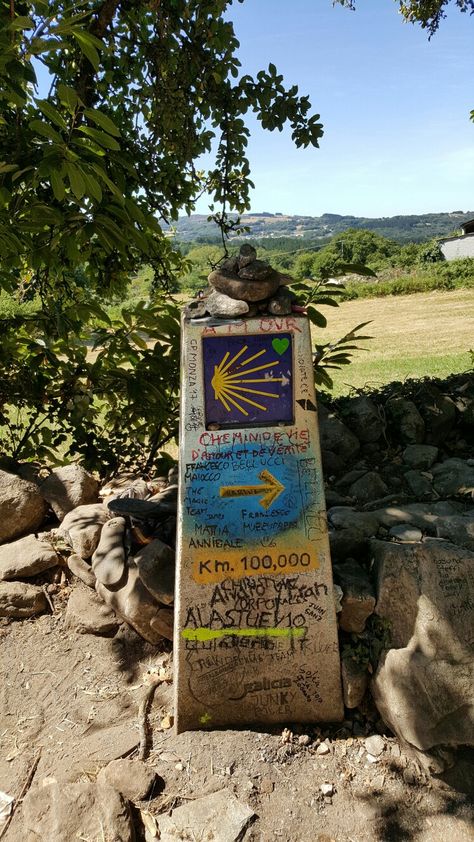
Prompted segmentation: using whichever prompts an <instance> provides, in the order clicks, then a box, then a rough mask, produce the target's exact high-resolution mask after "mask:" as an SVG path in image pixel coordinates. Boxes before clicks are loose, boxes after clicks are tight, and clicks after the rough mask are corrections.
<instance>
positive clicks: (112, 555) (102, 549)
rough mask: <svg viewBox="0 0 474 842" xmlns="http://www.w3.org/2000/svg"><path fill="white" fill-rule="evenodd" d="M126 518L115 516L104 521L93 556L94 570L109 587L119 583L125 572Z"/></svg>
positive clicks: (98, 577)
mask: <svg viewBox="0 0 474 842" xmlns="http://www.w3.org/2000/svg"><path fill="white" fill-rule="evenodd" d="M124 533H125V518H123V517H114V518H112V519H111V520H109V521H107V523H104V526H103V527H102V532H101V533H100V540H99V543H98V546H97V549H96V550H95V552H94V554H93V556H92V571H93V573H94V576H95V577H96V579H98V581H99V582H101V583H102V584H103V585H105V586H106V587H107V588H110V587H115V586H116V585H118V584H119V582H120V580H121V579H122V578H123V576H124V573H125V547H124V544H123V538H124Z"/></svg>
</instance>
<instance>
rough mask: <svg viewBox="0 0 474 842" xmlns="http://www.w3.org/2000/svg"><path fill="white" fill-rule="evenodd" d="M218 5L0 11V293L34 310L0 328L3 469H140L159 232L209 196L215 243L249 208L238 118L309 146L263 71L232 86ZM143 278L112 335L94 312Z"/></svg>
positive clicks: (114, 2) (158, 422)
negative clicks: (71, 464) (28, 465)
mask: <svg viewBox="0 0 474 842" xmlns="http://www.w3.org/2000/svg"><path fill="white" fill-rule="evenodd" d="M237 2H241V0H237ZM231 6H232V0H146V2H143V0H79V2H74V3H70V2H62V0H30V2H28V0H25V2H22V0H1V2H0V289H2V288H3V289H4V290H6V291H8V292H9V293H14V294H17V295H19V296H20V297H21V298H22V299H32V300H34V301H35V302H36V303H37V311H36V313H35V314H34V315H31V314H23V315H22V316H16V317H14V318H12V319H10V320H7V321H6V322H5V323H4V324H3V325H2V328H3V345H2V349H1V352H0V429H1V430H2V438H3V449H4V451H7V452H8V453H9V454H10V455H11V456H12V457H14V458H31V457H33V456H46V457H48V458H51V459H52V458H55V457H56V454H57V452H58V448H62V451H63V453H64V454H66V455H69V456H70V455H78V456H80V457H81V458H83V459H84V460H85V462H86V464H88V466H89V467H93V468H97V469H99V470H100V471H101V472H102V473H106V472H108V471H111V470H114V469H116V468H117V466H118V464H119V463H120V462H122V463H123V460H124V454H126V455H128V456H129V461H134V462H136V461H137V460H140V459H141V460H142V461H143V459H145V463H146V466H147V467H150V465H151V464H152V463H153V460H154V459H155V457H156V454H157V453H158V452H159V449H160V447H161V446H162V445H163V443H165V442H166V441H167V440H168V439H169V438H170V437H172V436H173V435H174V434H175V432H176V424H177V413H178V403H177V395H178V374H179V362H178V359H179V358H178V346H179V341H178V337H179V324H178V310H177V308H176V306H174V305H173V304H172V303H170V302H169V301H168V300H167V301H166V302H165V301H163V300H160V299H159V294H158V291H159V290H167V289H169V288H170V286H171V285H172V284H173V282H174V279H175V278H176V276H177V275H179V274H181V272H182V268H183V264H182V257H181V255H180V254H179V252H178V251H177V250H176V248H174V247H173V241H172V239H171V238H170V237H169V236H168V225H169V224H170V223H172V221H173V220H175V219H176V218H177V216H178V213H180V212H190V211H192V210H193V209H194V203H195V201H196V199H197V197H198V196H200V195H201V194H202V193H203V192H207V193H209V194H210V196H211V197H212V202H213V205H214V207H213V208H212V210H213V212H214V216H215V220H216V222H217V223H218V224H219V226H220V228H221V231H222V234H223V242H224V244H225V234H226V233H228V232H229V230H231V229H232V228H234V227H235V226H236V225H237V224H238V223H236V222H235V218H230V217H229V216H228V212H229V211H237V213H241V212H243V211H245V210H247V209H248V208H249V190H250V188H251V186H252V182H251V180H250V170H249V163H248V160H247V157H246V146H247V140H248V136H249V130H248V128H247V126H246V123H245V117H246V115H248V114H249V113H250V112H253V113H254V114H256V116H257V118H258V120H259V121H260V123H261V125H262V127H263V128H265V129H268V130H274V129H278V130H282V128H283V126H284V125H286V124H289V125H290V126H291V130H292V138H293V141H294V142H295V144H296V145H297V146H299V147H304V146H308V145H311V146H317V145H318V142H319V139H320V137H321V135H322V126H321V123H320V122H319V115H317V114H311V106H310V102H309V99H308V97H306V96H301V95H300V94H299V92H298V88H297V86H295V85H293V86H291V87H290V88H287V87H285V85H284V82H283V77H282V76H281V75H280V74H279V73H278V71H277V69H276V67H275V66H274V65H273V64H270V65H269V66H268V68H266V69H262V70H261V71H260V72H258V73H257V74H256V76H255V77H253V76H250V75H241V73H240V70H239V67H240V62H239V60H238V58H237V49H238V46H239V43H238V41H237V38H236V36H235V32H234V28H233V25H232V22H231V21H230V20H229V19H228V17H227V13H228V11H229V8H230V7H231ZM212 151H215V162H214V164H213V165H212V166H211V167H210V168H209V169H208V170H207V171H202V170H201V169H199V159H200V157H201V156H202V155H203V154H204V153H209V152H212ZM144 263H146V264H148V265H150V266H151V267H152V269H153V273H154V288H155V290H156V291H157V294H156V296H157V297H156V298H155V302H154V303H153V304H152V305H150V306H148V307H147V306H144V305H141V306H140V307H138V308H135V310H133V311H124V312H123V313H122V314H121V316H120V318H118V319H116V320H114V321H113V322H111V321H110V319H108V317H107V314H106V313H105V312H104V309H103V307H102V304H103V301H104V300H105V299H107V297H108V296H110V295H113V294H114V293H116V292H117V291H120V290H121V289H123V287H124V285H125V284H126V283H127V281H128V279H129V278H130V276H131V275H132V274H133V273H134V272H136V271H137V270H138V269H139V267H140V266H142V265H143V264H144ZM145 337H146V338H145ZM91 346H92V349H93V353H91ZM127 437H128V438H127ZM144 454H145V455H144Z"/></svg>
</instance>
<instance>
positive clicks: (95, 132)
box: [79, 126, 120, 152]
mask: <svg viewBox="0 0 474 842" xmlns="http://www.w3.org/2000/svg"><path fill="white" fill-rule="evenodd" d="M79 131H80V132H82V133H83V134H85V135H87V137H90V138H92V140H95V142H96V143H98V144H99V146H103V147H104V149H113V150H114V152H119V151H120V144H119V143H118V142H117V141H116V140H115V138H113V137H111V136H110V135H109V134H105V132H101V131H99V129H92V128H91V127H90V126H79Z"/></svg>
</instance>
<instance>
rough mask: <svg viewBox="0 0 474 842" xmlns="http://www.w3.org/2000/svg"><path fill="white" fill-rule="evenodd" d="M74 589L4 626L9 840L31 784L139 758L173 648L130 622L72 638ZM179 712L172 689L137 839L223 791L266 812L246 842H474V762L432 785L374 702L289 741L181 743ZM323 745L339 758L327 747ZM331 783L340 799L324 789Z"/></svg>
mask: <svg viewBox="0 0 474 842" xmlns="http://www.w3.org/2000/svg"><path fill="white" fill-rule="evenodd" d="M76 587H81V586H80V585H76ZM67 595H68V588H67V587H66V588H64V589H63V590H62V591H59V592H58V594H57V595H54V596H53V600H54V613H52V614H47V615H43V616H41V617H39V618H36V619H32V620H24V621H12V622H10V623H8V622H6V621H3V622H4V625H2V626H0V672H1V686H0V697H1V706H0V790H3V791H4V792H6V793H8V794H10V795H12V796H14V797H15V798H16V799H17V803H16V805H15V807H16V809H15V812H14V815H13V820H12V821H11V823H10V825H9V827H8V829H7V830H6V833H4V834H3V835H2V832H1V830H0V838H1V839H2V842H23V840H24V838H25V837H24V833H23V822H22V810H21V797H20V796H21V794H22V792H23V791H24V790H25V787H29V786H38V785H41V782H42V780H44V779H45V778H47V777H50V776H54V777H56V778H57V779H58V780H73V779H77V778H79V777H81V776H84V775H86V776H88V777H89V778H94V777H95V776H96V774H97V772H98V770H99V769H100V768H101V767H102V766H104V765H105V764H106V763H108V762H109V761H110V760H112V759H114V758H117V757H122V756H131V757H133V756H134V753H135V754H136V752H137V745H138V742H139V730H138V706H139V703H140V701H141V699H142V698H143V694H144V692H145V691H146V674H147V671H150V670H153V669H154V668H155V667H156V666H158V665H159V664H160V663H161V662H162V660H163V655H164V653H165V651H166V650H165V648H164V649H163V650H162V651H160V650H159V649H157V648H156V647H152V646H150V645H149V644H147V643H145V642H144V641H143V640H141V638H139V637H138V635H136V634H135V633H134V632H132V631H131V630H130V629H129V628H128V627H127V626H125V625H124V626H122V627H121V628H120V630H119V632H118V633H117V634H116V636H115V637H114V638H104V637H96V636H93V635H80V634H77V633H76V632H72V631H70V630H69V629H67V627H66V625H65V621H64V612H65V605H66V601H67ZM171 715H172V687H171V686H170V685H166V684H164V685H160V686H159V687H158V689H157V691H156V694H155V699H154V703H153V707H152V710H151V715H150V723H151V725H152V731H153V733H152V745H151V750H150V753H149V757H148V761H147V762H148V763H149V764H150V765H151V766H152V767H153V769H154V770H155V771H156V773H157V775H158V776H159V777H158V778H157V785H156V787H155V791H154V792H153V793H152V796H151V798H150V799H149V800H148V801H147V802H142V803H140V804H138V805H137V810H136V813H135V815H136V817H137V828H138V829H139V828H140V827H141V828H142V829H141V830H140V829H139V830H138V839H139V840H143V839H144V835H143V827H142V825H141V821H140V810H141V811H145V812H146V813H149V814H151V815H157V814H159V813H163V812H166V811H169V810H170V809H172V808H174V807H176V806H178V805H180V804H183V803H185V802H188V801H189V800H194V799H196V798H199V797H200V796H202V795H206V794H209V793H212V792H215V791H218V790H221V789H227V790H230V791H232V792H233V793H234V794H235V795H236V796H237V797H238V798H239V799H240V800H241V801H243V802H245V803H247V804H248V805H249V806H250V807H251V808H252V809H253V810H254V812H255V819H254V821H253V823H252V824H251V826H250V827H249V829H248V830H247V833H246V835H245V840H246V842H270V840H280V842H296V840H298V842H331V840H335V842H365V841H366V840H383V842H385V840H414V842H467V840H474V829H473V827H474V825H473V819H474V810H473V802H472V800H471V798H470V796H469V792H471V795H472V792H473V780H474V776H473V769H474V765H473V759H472V755H471V754H469V753H467V752H466V753H465V755H463V756H462V757H461V758H460V759H459V762H458V764H457V766H456V768H455V770H453V771H452V772H451V773H448V774H447V775H445V777H444V779H440V778H433V777H431V778H429V777H428V776H427V775H426V773H425V772H423V771H422V770H421V768H420V767H419V766H418V765H417V764H416V762H414V761H413V760H412V759H410V758H409V757H407V756H406V755H405V754H404V752H403V751H401V749H400V746H399V744H398V743H397V741H396V739H395V738H394V737H393V736H391V735H390V733H389V732H386V731H384V728H383V725H382V723H381V722H380V720H378V719H377V714H376V712H375V711H374V710H371V709H370V708H367V709H366V710H365V711H364V713H363V714H361V713H358V714H356V715H352V716H351V717H350V719H349V718H348V719H347V720H346V721H345V722H344V723H343V724H342V725H337V726H329V727H328V726H322V727H316V726H314V727H311V728H308V727H305V728H303V727H301V726H299V727H298V725H296V724H291V723H289V724H288V729H289V732H290V733H288V732H285V733H283V729H282V728H281V727H278V728H275V727H271V728H268V729H266V728H262V729H259V730H257V729H256V730H251V731H250V730H239V731H237V730H232V729H229V730H225V731H209V732H203V731H201V732H188V733H184V734H181V735H179V736H176V735H175V734H174V733H173V729H172V727H171V728H170V717H171ZM374 733H382V735H383V736H384V742H385V748H384V751H383V752H382V754H381V755H380V757H379V758H377V760H376V762H370V758H369V757H368V754H367V750H366V748H365V746H364V740H365V739H366V737H367V736H368V735H370V734H374ZM322 742H326V743H327V745H328V746H329V752H328V753H327V754H322V753H321V749H320V753H318V746H320V745H321V743H322ZM373 760H374V758H372V761H373ZM37 761H38V762H37ZM36 762H37V767H36V771H35V773H34V776H33V778H32V779H31V770H32V769H34V767H35V764H36ZM325 783H327V784H332V786H333V794H332V795H324V794H323V792H322V791H321V789H320V787H321V785H322V784H325ZM78 838H82V837H80V835H79V836H78ZM50 842H54V840H50ZM71 842H73V840H71ZM87 842H96V840H87ZM97 842H99V840H97Z"/></svg>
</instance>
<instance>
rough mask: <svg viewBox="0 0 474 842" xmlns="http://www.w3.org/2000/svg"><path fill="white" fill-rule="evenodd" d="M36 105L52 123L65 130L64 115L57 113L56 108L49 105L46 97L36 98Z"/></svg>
mask: <svg viewBox="0 0 474 842" xmlns="http://www.w3.org/2000/svg"><path fill="white" fill-rule="evenodd" d="M35 102H36V105H37V106H38V108H39V110H40V111H41V112H42V113H43V114H44V116H45V117H47V118H48V120H51V122H52V123H55V124H56V126H59V128H60V129H62V130H63V131H66V130H67V123H66V121H65V119H64V117H63V116H62V115H61V114H60V113H59V111H58V110H57V108H55V107H54V106H53V105H51V103H50V102H48V101H47V100H46V99H36V100H35Z"/></svg>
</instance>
